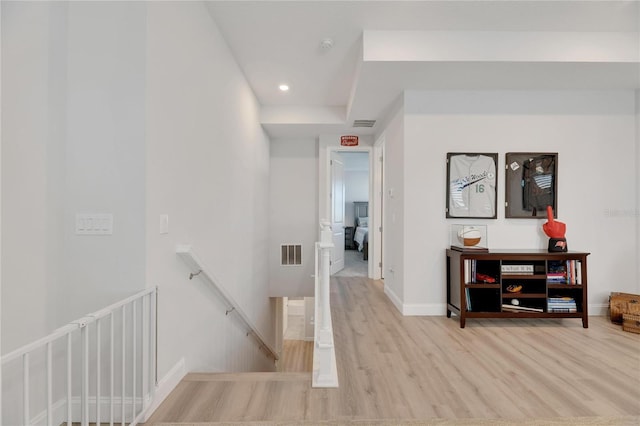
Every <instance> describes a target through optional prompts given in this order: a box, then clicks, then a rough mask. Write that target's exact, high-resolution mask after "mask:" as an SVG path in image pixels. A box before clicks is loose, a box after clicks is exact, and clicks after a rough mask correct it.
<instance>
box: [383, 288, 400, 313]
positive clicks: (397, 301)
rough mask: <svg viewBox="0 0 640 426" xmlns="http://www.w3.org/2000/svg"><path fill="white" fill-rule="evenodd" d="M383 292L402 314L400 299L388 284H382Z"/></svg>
mask: <svg viewBox="0 0 640 426" xmlns="http://www.w3.org/2000/svg"><path fill="white" fill-rule="evenodd" d="M384 294H386V295H387V297H389V300H391V303H393V305H394V306H395V307H396V309H397V310H398V311H400V313H402V314H403V315H404V313H403V312H402V300H400V298H399V297H398V295H397V294H396V293H395V292H394V291H393V290H391V288H389V286H388V285H385V286H384Z"/></svg>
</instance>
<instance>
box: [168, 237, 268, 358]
mask: <svg viewBox="0 0 640 426" xmlns="http://www.w3.org/2000/svg"><path fill="white" fill-rule="evenodd" d="M176 253H177V254H178V256H180V257H181V258H182V260H183V261H184V262H185V263H186V264H187V265H188V266H189V268H190V270H191V273H190V274H189V279H193V278H194V277H198V278H201V279H203V280H204V281H205V282H207V283H209V284H210V285H211V287H212V288H213V289H214V290H215V291H216V292H217V293H218V295H219V296H220V298H221V299H222V300H223V302H224V303H225V305H226V307H227V310H226V313H227V315H229V314H232V313H233V314H235V315H236V316H237V317H238V318H239V319H240V321H241V322H242V323H243V325H244V326H245V328H246V333H247V336H252V337H253V338H254V339H255V340H256V341H257V342H258V344H259V345H260V349H262V350H264V351H265V354H266V355H267V356H270V357H272V358H273V361H274V362H276V361H277V360H278V352H277V351H276V350H275V349H274V348H272V347H271V345H269V344H268V343H267V341H266V339H265V338H264V337H263V335H262V333H260V331H259V330H258V328H257V327H256V326H255V324H254V323H253V321H251V319H250V318H249V317H248V316H247V314H246V313H245V312H244V310H243V309H242V307H241V306H240V304H239V303H238V302H236V301H235V300H234V299H233V297H231V295H230V294H229V292H227V290H226V289H225V288H224V287H223V286H222V285H220V281H219V280H218V279H217V278H215V277H214V276H213V274H212V273H211V271H210V270H208V269H207V268H206V267H205V266H204V263H203V262H202V261H201V260H200V259H198V257H197V256H196V255H195V253H193V250H192V249H191V246H190V245H188V244H180V245H178V246H177V248H176Z"/></svg>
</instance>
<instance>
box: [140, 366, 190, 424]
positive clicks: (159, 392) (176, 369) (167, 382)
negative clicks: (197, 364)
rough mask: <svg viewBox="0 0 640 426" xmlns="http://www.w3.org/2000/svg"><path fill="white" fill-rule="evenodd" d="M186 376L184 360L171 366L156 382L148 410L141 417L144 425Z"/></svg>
mask: <svg viewBox="0 0 640 426" xmlns="http://www.w3.org/2000/svg"><path fill="white" fill-rule="evenodd" d="M186 375H187V367H186V363H185V360H184V358H181V359H180V361H178V362H177V363H176V365H174V366H173V368H172V369H171V370H169V372H168V373H167V374H166V375H165V376H164V377H163V378H162V380H160V381H159V382H158V385H157V386H156V392H155V396H154V398H153V401H151V405H150V406H149V409H148V410H147V411H146V412H145V413H144V416H143V417H142V423H145V422H146V421H147V420H149V418H150V417H151V415H152V414H153V412H154V411H156V409H157V408H158V407H159V406H160V404H162V402H163V401H164V400H165V399H166V398H167V397H168V396H169V394H170V393H171V392H173V390H174V389H175V388H176V386H178V383H180V381H181V380H182V379H183V378H184V376H186Z"/></svg>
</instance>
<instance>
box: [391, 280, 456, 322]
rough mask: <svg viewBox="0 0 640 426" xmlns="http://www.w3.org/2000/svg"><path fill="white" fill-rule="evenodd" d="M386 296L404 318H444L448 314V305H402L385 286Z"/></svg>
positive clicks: (395, 295) (396, 296)
mask: <svg viewBox="0 0 640 426" xmlns="http://www.w3.org/2000/svg"><path fill="white" fill-rule="evenodd" d="M384 294H386V295H387V297H388V298H389V300H391V303H393V305H394V306H395V307H396V309H397V310H398V311H400V313H401V314H402V315H404V316H442V315H445V314H446V312H447V305H446V304H444V303H402V301H401V300H400V298H399V297H398V295H397V294H395V293H394V291H393V290H391V289H390V288H389V287H388V286H384Z"/></svg>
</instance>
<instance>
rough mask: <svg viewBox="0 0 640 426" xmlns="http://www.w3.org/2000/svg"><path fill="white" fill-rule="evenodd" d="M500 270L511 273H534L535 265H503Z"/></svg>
mask: <svg viewBox="0 0 640 426" xmlns="http://www.w3.org/2000/svg"><path fill="white" fill-rule="evenodd" d="M500 270H501V271H502V273H503V274H509V275H533V265H502V266H501V267H500Z"/></svg>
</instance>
